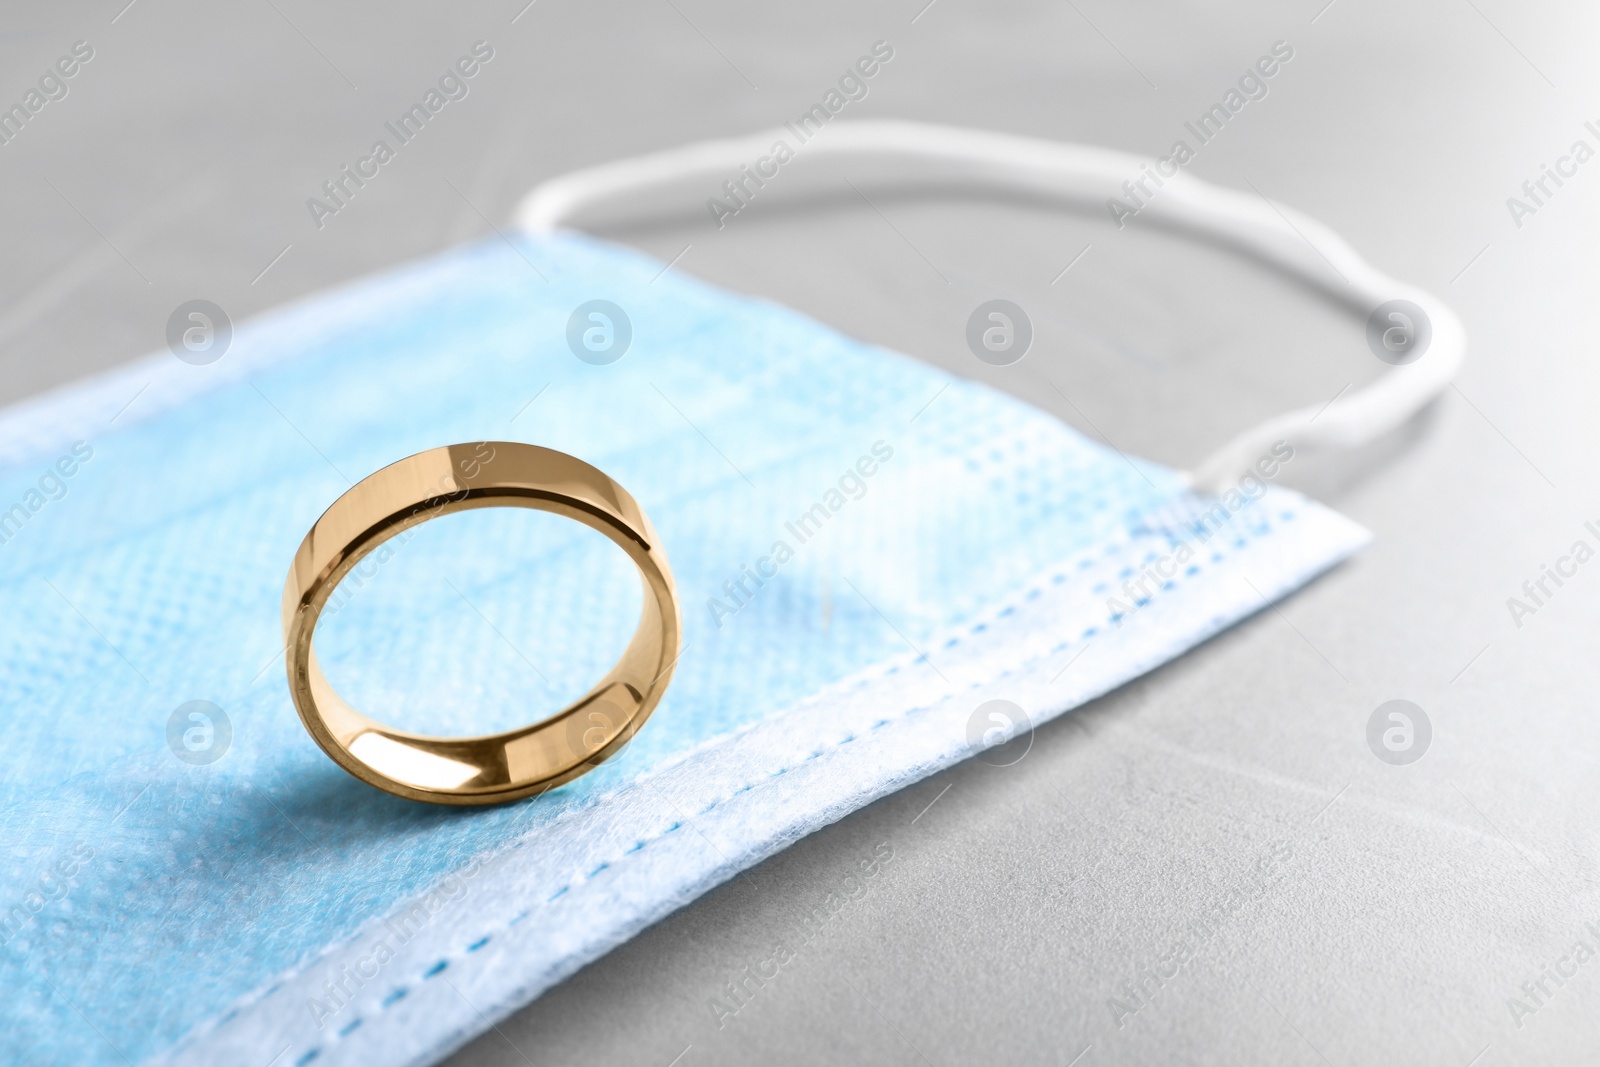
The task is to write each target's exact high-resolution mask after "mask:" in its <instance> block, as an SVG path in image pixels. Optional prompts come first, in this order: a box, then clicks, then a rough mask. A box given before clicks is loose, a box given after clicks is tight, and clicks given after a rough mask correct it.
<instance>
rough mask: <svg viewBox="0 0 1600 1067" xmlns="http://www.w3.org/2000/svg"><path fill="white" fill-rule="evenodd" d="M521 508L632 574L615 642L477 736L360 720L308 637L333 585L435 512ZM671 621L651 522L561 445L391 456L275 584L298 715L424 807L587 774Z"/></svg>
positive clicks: (673, 606) (648, 702) (631, 722)
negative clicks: (584, 688)
mask: <svg viewBox="0 0 1600 1067" xmlns="http://www.w3.org/2000/svg"><path fill="white" fill-rule="evenodd" d="M485 507H523V508H535V509H537V510H540V511H549V512H553V513H555V514H557V515H562V516H565V517H567V518H569V519H575V520H577V521H578V522H581V523H583V524H584V525H586V526H590V527H593V528H594V529H596V530H598V531H600V532H601V533H603V534H605V535H606V536H607V537H609V538H610V539H611V540H612V541H614V542H616V544H617V545H618V546H620V547H621V548H622V550H623V551H624V552H626V553H627V554H628V558H629V559H631V560H633V562H634V565H635V566H637V567H638V568H639V575H640V579H641V580H642V582H643V585H644V608H643V611H642V612H641V613H640V619H639V628H638V630H637V631H636V632H635V633H634V635H633V640H631V641H630V642H629V643H628V647H627V650H626V651H624V652H623V654H622V658H621V659H620V660H618V661H617V665H616V666H615V667H613V668H612V669H611V671H610V673H608V674H607V675H606V676H605V677H604V678H602V679H601V680H600V682H599V684H597V685H596V686H595V687H594V688H593V689H591V690H589V692H588V693H586V694H585V695H584V696H583V697H582V698H580V699H579V700H577V701H575V702H574V703H572V704H571V705H569V706H567V707H566V708H563V709H562V710H561V711H560V712H558V713H556V714H555V715H552V716H551V717H549V718H547V719H543V720H541V721H539V722H536V723H533V724H532V725H529V726H523V727H521V728H519V729H516V730H511V731H508V732H506V733H501V734H491V735H488V736H485V737H461V738H445V737H425V736H423V735H421V734H413V733H408V732H406V731H404V730H395V729H391V728H390V727H387V726H384V725H382V724H380V723H376V722H373V721H372V720H371V719H368V718H367V717H366V716H364V715H362V714H361V713H360V712H358V711H356V710H355V709H354V708H352V707H350V705H348V704H346V703H345V702H344V701H343V700H342V699H340V697H339V694H338V693H336V692H335V691H334V689H333V687H332V686H330V685H329V684H328V681H327V679H326V678H324V677H323V675H322V669H321V668H320V667H319V666H318V665H317V654H316V651H315V649H313V647H312V642H311V638H312V632H313V631H314V630H315V629H316V625H317V619H318V617H319V616H320V614H321V612H322V608H323V605H324V604H326V603H327V601H328V598H329V596H331V595H332V593H333V590H334V588H335V587H336V586H337V585H338V584H339V582H340V581H341V580H342V579H343V578H344V576H345V575H346V574H348V573H349V572H350V570H351V569H352V568H353V567H355V565H356V564H357V563H359V562H361V560H362V559H363V558H364V557H365V556H366V555H367V554H368V553H370V552H372V551H373V550H374V549H376V548H377V547H378V546H379V545H381V544H382V543H383V542H384V541H386V540H388V539H389V538H391V537H393V536H395V535H396V534H398V533H400V532H401V531H403V530H406V529H409V528H410V527H413V526H417V525H419V524H421V523H424V522H427V521H428V520H429V519H432V518H436V517H438V516H440V515H447V514H449V513H451V512H455V511H465V510H467V509H469V508H485ZM682 633H683V623H682V618H681V616H680V614H679V610H678V593H677V588H676V586H675V585H674V583H673V580H672V571H671V570H670V569H669V568H668V566H667V557H666V554H665V553H664V552H663V551H662V548H661V544H660V542H659V540H658V539H657V537H656V532H655V529H654V528H653V527H652V526H651V525H650V520H649V519H648V518H646V517H645V514H644V512H643V511H641V510H640V508H639V505H638V504H636V503H634V500H633V497H631V496H629V495H628V493H627V491H626V490H625V489H623V488H622V487H621V486H620V485H618V484H617V483H616V482H613V481H612V480H611V479H610V478H608V477H606V476H605V475H604V474H602V473H601V472H600V471H598V470H596V469H595V468H593V467H591V466H589V464H587V463H584V462H583V461H581V460H578V459H575V458H573V457H572V456H569V455H566V454H565V453H562V452H556V451H553V450H551V449H548V448H539V447H537V446H535V445H525V444H518V443H514V442H508V441H483V442H479V443H477V444H464V445H450V446H448V447H445V448H434V449H429V450H428V451H426V452H419V453H417V454H416V455H414V456H410V457H408V458H406V459H402V460H400V461H399V462H398V463H392V464H390V465H389V466H387V467H384V468H383V469H382V470H380V471H377V472H376V473H374V474H372V475H370V476H368V477H366V478H363V479H362V480H361V481H360V482H359V483H357V484H356V485H354V486H352V487H351V488H350V490H349V491H348V492H346V493H345V494H344V495H343V496H341V497H340V498H339V499H338V500H336V501H334V503H333V506H332V507H330V508H328V510H327V511H325V512H324V513H323V514H322V517H321V518H319V519H318V520H317V521H316V524H315V525H313V526H312V527H311V529H310V531H309V532H307V534H306V536H305V540H304V541H302V542H301V543H300V549H299V551H298V552H296V553H295V557H294V563H293V564H292V565H291V566H290V568H289V577H288V580H287V581H286V582H285V583H284V587H283V636H284V642H285V644H286V646H287V657H288V658H287V663H288V670H289V692H290V693H291V694H292V695H293V697H294V705H295V708H296V709H298V710H299V712H300V721H301V722H302V723H304V724H305V727H306V730H307V731H309V732H310V734H311V736H312V738H314V739H315V740H316V742H317V744H318V745H320V746H322V750H323V751H324V752H326V753H327V754H328V755H329V756H330V757H332V758H333V760H334V762H336V763H338V764H339V766H341V767H343V768H344V769H345V770H347V771H349V772H350V773H351V774H353V775H355V776H356V777H357V778H359V779H361V780H362V781H363V782H366V783H368V784H369V785H374V786H377V787H378V788H379V789H383V790H386V791H388V792H390V793H394V794H395V795H397V796H402V797H408V798H410V799H412V800H425V801H430V802H432V803H435V804H497V803H500V802H502V801H507V800H517V799H520V798H522V797H526V796H531V795H533V794H535V793H542V792H544V791H546V790H549V789H553V788H555V787H556V786H558V785H560V784H561V783H563V782H568V781H571V780H572V779H574V778H576V777H578V776H579V775H581V774H583V773H585V772H587V771H589V770H591V769H593V768H594V767H595V766H597V765H599V764H600V763H601V762H602V761H603V760H605V759H607V758H609V757H610V756H611V755H612V754H614V753H615V752H616V751H617V750H618V749H620V748H621V747H622V746H623V745H624V744H626V743H627V741H628V740H629V738H631V737H632V736H633V734H634V733H636V732H637V731H638V729H639V727H640V726H642V725H643V724H644V721H645V719H647V718H648V717H649V715H650V712H651V711H653V710H654V709H655V706H656V703H657V701H659V700H660V699H661V694H662V693H663V692H664V691H665V690H666V688H667V684H668V683H669V682H670V681H671V679H672V668H673V666H674V664H675V663H676V662H677V658H678V649H679V644H680V642H681V641H682Z"/></svg>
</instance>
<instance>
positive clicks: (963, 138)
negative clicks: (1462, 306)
mask: <svg viewBox="0 0 1600 1067" xmlns="http://www.w3.org/2000/svg"><path fill="white" fill-rule="evenodd" d="M779 143H782V144H783V145H784V146H785V148H786V149H787V151H788V152H789V153H793V154H794V155H806V156H813V157H818V158H820V157H823V156H872V157H878V158H888V159H895V160H905V161H907V162H912V163H929V162H940V163H956V164H959V165H961V167H962V169H963V171H965V172H967V173H971V174H973V175H974V176H975V177H977V178H978V179H980V180H981V181H983V183H984V184H987V185H993V186H996V187H1002V188H1008V189H1017V190H1025V191H1028V192H1031V193H1034V194H1044V195H1047V196H1050V197H1054V198H1057V199H1061V200H1065V201H1068V202H1073V203H1080V204H1088V205H1095V206H1097V207H1098V206H1099V205H1100V204H1102V203H1105V204H1107V205H1108V206H1111V205H1110V204H1109V200H1110V199H1111V198H1115V199H1116V200H1118V201H1120V202H1121V204H1122V206H1123V209H1126V211H1125V212H1124V213H1132V212H1134V211H1136V212H1137V214H1138V215H1141V216H1148V217H1149V218H1150V219H1152V220H1154V221H1158V222H1162V223H1165V224H1167V225H1170V226H1174V227H1176V228H1180V229H1186V230H1190V231H1193V232H1195V233H1197V234H1199V235H1201V236H1203V237H1206V238H1208V239H1211V240H1213V241H1216V242H1218V243H1221V244H1225V245H1229V246H1232V247H1234V248H1236V249H1238V250H1240V251H1242V252H1245V253H1247V254H1250V255H1252V256H1255V257H1257V258H1259V259H1262V260H1265V261H1266V262H1268V263H1270V264H1272V265H1274V266H1276V267H1278V268H1280V269H1282V270H1285V271H1287V272H1289V273H1291V274H1294V275H1296V276H1298V277H1300V278H1302V279H1303V280H1305V281H1306V282H1307V283H1309V284H1311V285H1312V286H1314V287H1316V288H1318V289H1320V290H1322V291H1324V292H1326V293H1327V294H1329V295H1330V296H1331V297H1333V298H1334V300H1335V301H1337V302H1338V303H1340V304H1343V305H1344V306H1346V307H1347V308H1348V309H1349V310H1352V311H1354V312H1355V313H1357V314H1358V315H1360V316H1362V317H1363V318H1365V317H1367V316H1368V315H1370V314H1372V313H1373V309H1375V308H1378V307H1379V306H1380V305H1383V304H1387V303H1389V302H1391V301H1396V300H1401V301H1409V302H1410V303H1411V304H1414V305H1416V308H1417V309H1420V310H1421V312H1422V322H1421V323H1416V322H1413V321H1411V319H1410V318H1409V317H1408V318H1406V319H1394V320H1393V321H1394V322H1395V323H1397V324H1400V328H1402V329H1405V330H1414V331H1416V332H1415V333H1413V334H1410V335H1409V336H1414V337H1417V338H1421V337H1424V336H1426V331H1427V330H1428V329H1429V328H1431V333H1432V337H1431V340H1429V341H1428V343H1427V347H1426V348H1425V349H1424V350H1423V351H1422V354H1421V356H1420V357H1419V358H1416V359H1415V361H1414V362H1409V363H1406V364H1404V365H1401V366H1394V367H1391V368H1390V369H1388V370H1386V371H1385V372H1384V373H1383V374H1382V375H1380V376H1379V377H1378V378H1377V379H1376V380H1374V381H1373V382H1371V383H1370V384H1368V385H1364V386H1362V387H1361V388H1360V389H1356V390H1354V391H1352V392H1349V393H1348V394H1341V395H1340V396H1339V397H1337V398H1336V399H1335V400H1334V401H1333V402H1330V403H1326V404H1312V405H1308V406H1306V407H1303V408H1297V409H1295V410H1293V411H1287V412H1284V413H1283V414H1281V415H1277V416H1274V417H1273V418H1270V419H1267V420H1266V421H1264V422H1262V423H1260V424H1259V425H1257V426H1254V427H1251V428H1250V429H1248V430H1245V431H1244V432H1243V433H1241V434H1239V435H1238V436H1236V437H1234V438H1233V439H1232V440H1231V441H1229V442H1228V443H1227V444H1225V445H1223V446H1222V447H1221V448H1219V449H1217V450H1216V451H1215V452H1213V453H1211V455H1209V456H1207V457H1206V458H1205V459H1203V460H1202V461H1201V462H1200V463H1199V464H1198V465H1196V466H1195V468H1194V469H1193V471H1191V472H1189V474H1188V477H1189V479H1190V483H1191V484H1192V485H1194V486H1195V488H1197V489H1201V490H1205V491H1210V492H1217V491H1220V490H1221V489H1223V488H1225V487H1227V486H1228V485H1229V484H1230V483H1233V482H1236V481H1237V480H1238V479H1239V478H1240V477H1242V476H1243V475H1244V474H1246V473H1248V472H1250V471H1251V470H1252V468H1253V465H1254V464H1255V462H1256V461H1257V460H1258V459H1260V458H1261V457H1262V456H1263V455H1265V454H1267V453H1268V452H1269V451H1270V450H1271V449H1272V446H1273V445H1274V444H1276V443H1277V442H1279V441H1287V442H1289V443H1290V444H1292V445H1293V446H1294V447H1295V448H1296V449H1302V450H1306V451H1317V450H1322V449H1352V448H1356V447H1359V446H1360V445H1364V444H1366V443H1368V442H1369V441H1372V440H1374V439H1376V438H1378V437H1381V436H1382V435H1383V434H1385V433H1387V432H1389V431H1390V430H1393V429H1395V428H1396V427H1398V426H1400V425H1401V424H1403V423H1404V422H1405V421H1406V420H1407V419H1409V418H1410V417H1411V416H1412V415H1414V414H1416V413H1417V412H1418V411H1419V410H1420V409H1421V408H1422V407H1423V406H1425V405H1426V404H1427V403H1428V402H1429V401H1431V400H1432V399H1433V398H1434V397H1436V396H1438V394H1439V393H1440V392H1442V391H1443V390H1444V389H1445V387H1446V386H1448V385H1449V384H1450V381H1451V379H1453V378H1454V377H1455V376H1456V373H1457V371H1458V370H1459V368H1460V366H1461V360H1462V356H1463V354H1464V352H1465V349H1466V332H1465V330H1464V329H1463V327H1462V325H1461V320H1460V319H1458V318H1457V317H1456V315H1455V313H1454V312H1452V311H1451V310H1450V308H1449V307H1448V306H1447V305H1445V304H1444V303H1443V302H1442V301H1440V300H1438V299H1437V298H1435V297H1433V296H1432V295H1430V294H1429V293H1427V292H1424V291H1423V290H1421V289H1419V288H1416V287H1413V286H1410V285H1405V284H1403V283H1401V282H1398V281H1396V280H1395V279H1393V278H1390V277H1389V276H1388V275H1386V274H1383V273H1382V272H1381V271H1379V270H1377V269H1376V268H1374V267H1372V266H1370V265H1369V264H1368V263H1367V262H1366V261H1365V260H1363V259H1362V258H1361V257H1360V256H1359V255H1357V254H1356V251H1355V250H1354V249H1353V248H1351V247H1350V246H1349V245H1348V244H1346V243H1345V241H1344V240H1343V239H1342V238H1341V237H1339V235H1338V234H1336V233H1334V232H1333V231H1332V230H1330V229H1328V228H1327V227H1326V226H1323V225H1322V224H1321V223H1319V222H1317V221H1316V220H1314V219H1312V218H1309V217H1307V216H1305V215H1302V214H1300V213H1299V212H1297V211H1295V210H1293V209H1292V208H1288V207H1283V206H1281V205H1278V204H1274V203H1272V202H1271V201H1268V200H1267V199H1266V198H1265V197H1262V196H1250V195H1246V194H1244V193H1239V192H1234V191H1232V190H1228V189H1223V188H1221V187H1219V186H1215V185H1210V184H1207V183H1206V182H1203V181H1201V180H1200V179H1198V178H1195V177H1193V176H1191V175H1189V174H1187V173H1185V172H1183V171H1182V170H1181V168H1179V167H1178V166H1177V164H1175V163H1173V162H1172V161H1171V160H1169V159H1164V160H1162V161H1160V162H1159V163H1158V164H1157V165H1156V166H1155V167H1152V166H1151V165H1150V163H1149V161H1148V160H1145V159H1141V158H1140V157H1138V156H1132V155H1128V154H1126V153H1122V152H1114V151H1111V150H1109V149H1104V148H1094V147H1090V146H1087V145H1074V144H1064V143H1057V142H1052V141H1040V140H1035V139H1032V138H1027V137H1016V136H1013V135H1010V134H1002V133H990V132H986V131H981V130H967V129H960V128H957V127H952V126H935V125H929V124H927V123H920V122H903V121H898V120H867V121H859V122H850V121H839V122H833V123H831V124H829V125H828V126H827V127H825V128H824V129H823V130H820V131H818V132H816V133H814V134H812V135H811V136H810V137H809V138H808V139H807V140H805V141H804V142H800V141H799V138H798V136H797V135H796V133H795V132H794V131H793V130H792V129H791V128H787V127H785V128H780V129H776V130H772V131H769V132H767V133H762V134H756V135H754V136H750V137H741V138H735V139H731V140H721V141H702V142H699V143H696V144H691V145H685V146H683V147H682V148H674V149H670V150H668V151H665V152H657V153H654V154H652V155H645V156H636V157H634V158H632V159H623V160H619V161H617V162H614V163H606V164H603V165H601V166H598V167H590V168H587V169H584V170H577V171H573V172H571V173H569V174H564V175H561V176H559V177H556V178H552V179H550V180H549V181H546V182H544V183H543V184H541V185H539V186H537V187H536V188H534V189H533V190H532V191H531V192H529V193H528V194H527V196H525V197H523V199H522V202H521V203H520V204H519V205H518V206H517V210H516V214H515V223H516V225H517V226H519V227H520V228H521V229H522V230H524V231H525V232H527V233H530V234H541V233H547V232H549V231H551V230H553V229H555V228H556V227H557V226H559V225H561V224H562V223H564V222H565V221H567V220H568V219H570V218H572V217H573V216H574V215H576V214H577V213H578V212H580V211H582V210H584V209H585V208H589V207H592V206H594V205H597V204H601V203H604V202H607V201H611V200H615V199H619V198H622V197H625V196H628V195H631V194H633V193H637V192H640V191H642V190H646V189H650V188H654V187H660V186H666V185H670V184H674V183H678V182H682V181H685V180H690V179H697V178H699V179H704V178H710V179H722V178H725V177H726V176H727V175H729V174H737V173H738V171H739V170H740V168H741V167H742V166H746V165H750V166H752V167H753V168H754V169H755V171H756V173H758V174H760V176H761V177H762V178H766V179H770V178H772V177H774V176H775V175H776V173H777V169H776V168H777V165H778V163H777V162H776V161H775V159H774V157H773V150H774V149H775V148H776V147H777V146H778V144H779ZM797 149H798V151H797ZM787 158H788V156H785V159H787ZM763 162H765V163H771V164H772V166H773V169H772V171H771V172H770V173H766V172H764V171H763V170H762V168H761V166H760V164H761V163H763ZM1161 164H1168V165H1170V166H1171V168H1172V170H1173V173H1172V174H1171V175H1167V174H1165V173H1164V171H1163V170H1162V167H1161ZM1130 179H1131V180H1130ZM1136 183H1137V184H1136ZM1119 210H1122V209H1114V210H1113V217H1114V218H1116V217H1117V214H1118V211H1119ZM1117 222H1118V226H1119V227H1120V226H1121V225H1122V224H1123V222H1122V220H1121V219H1120V218H1118V219H1117ZM1385 336H1387V334H1386V335H1385ZM1419 347H1420V345H1419Z"/></svg>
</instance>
